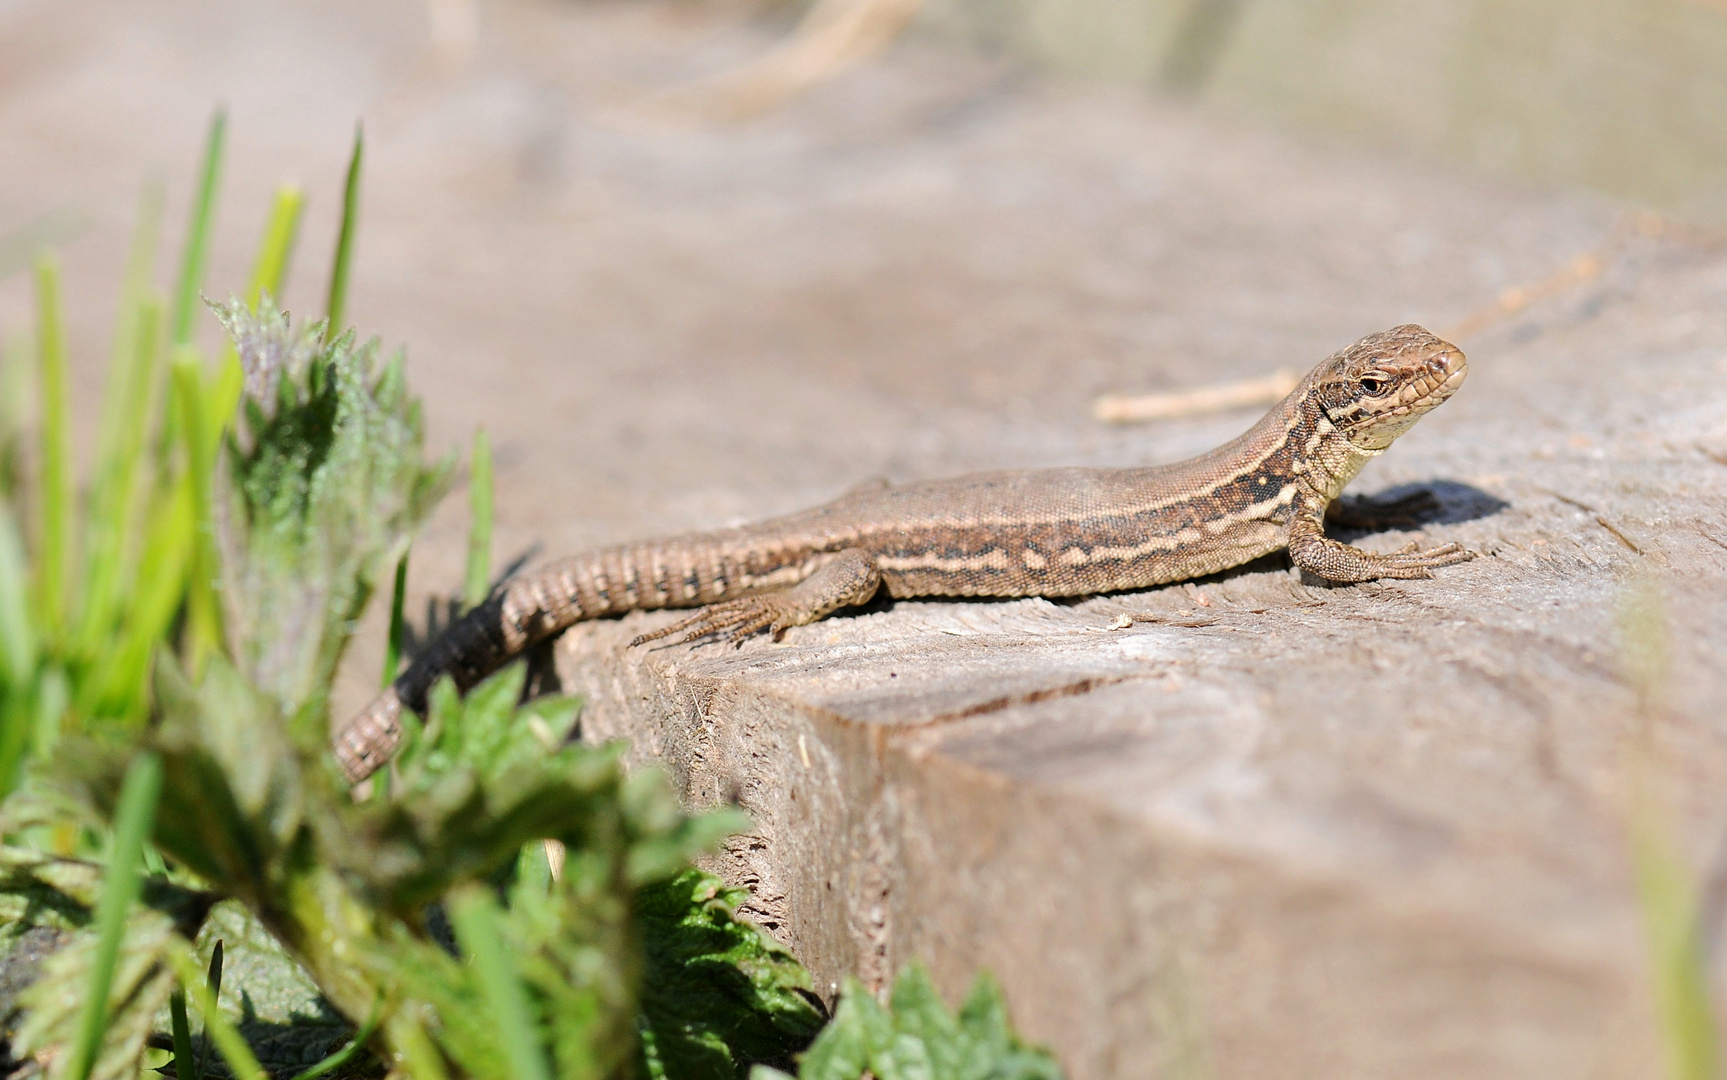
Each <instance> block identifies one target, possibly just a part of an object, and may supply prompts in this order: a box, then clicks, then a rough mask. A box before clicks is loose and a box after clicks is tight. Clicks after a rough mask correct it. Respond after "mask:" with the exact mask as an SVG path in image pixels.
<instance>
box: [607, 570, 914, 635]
mask: <svg viewBox="0 0 1727 1080" xmlns="http://www.w3.org/2000/svg"><path fill="white" fill-rule="evenodd" d="M879 588H881V570H880V569H879V568H878V567H877V566H876V564H875V559H874V558H873V557H872V556H871V555H870V554H869V553H868V552H866V551H860V550H858V549H856V548H848V549H846V550H845V551H842V552H840V553H839V554H837V555H835V556H834V557H833V558H832V559H829V560H828V561H827V562H825V563H823V564H822V565H821V567H820V568H819V569H817V570H816V572H815V573H813V574H811V575H810V576H809V577H807V578H805V579H804V580H802V581H800V582H798V583H797V584H796V585H792V586H790V587H788V588H784V589H774V590H772V591H770V592H759V593H750V594H747V595H745V596H740V597H737V598H736V599H732V600H722V601H720V602H719V603H717V604H709V605H708V606H707V607H704V608H702V609H701V610H700V611H698V612H696V613H695V614H694V615H691V616H690V617H689V618H687V619H680V620H678V621H677V622H675V623H672V624H671V625H670V626H663V627H661V628H660V629H658V630H654V631H652V632H650V633H646V634H642V635H641V636H639V637H637V638H636V639H635V640H634V641H632V642H630V644H631V645H641V644H644V643H646V642H649V641H658V640H659V639H661V638H667V637H671V636H672V635H674V634H680V633H681V634H683V637H682V638H680V639H679V640H680V641H686V642H687V641H696V640H699V639H701V638H705V637H712V636H714V635H717V634H724V635H726V637H727V638H728V639H729V640H731V641H733V642H739V641H742V640H744V639H745V638H747V637H750V636H752V635H755V634H759V633H762V632H763V631H767V632H769V633H772V634H773V635H774V637H776V638H777V637H779V636H780V635H781V634H783V633H785V631H786V629H787V628H788V627H793V626H803V625H805V624H807V623H813V622H815V621H816V620H817V619H820V618H822V617H823V616H824V615H827V614H828V613H829V612H832V611H837V610H838V609H840V608H843V607H854V606H856V605H858V604H862V603H866V602H867V601H868V600H869V598H870V597H872V596H874V595H875V594H876V590H877V589H879Z"/></svg>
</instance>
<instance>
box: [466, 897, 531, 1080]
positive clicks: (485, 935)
mask: <svg viewBox="0 0 1727 1080" xmlns="http://www.w3.org/2000/svg"><path fill="white" fill-rule="evenodd" d="M449 911H450V925H451V926H452V927H454V929H455V931H456V940H457V942H458V943H460V945H461V947H462V953H463V955H465V956H466V957H467V958H468V962H469V963H470V964H472V965H473V969H474V976H475V978H476V979H477V980H478V982H479V984H480V996H481V997H482V998H484V1000H485V1002H486V1007H487V1008H488V1009H489V1010H491V1014H492V1022H493V1023H494V1024H495V1025H497V1031H498V1038H499V1041H500V1042H502V1043H503V1044H504V1055H505V1057H506V1058H507V1059H508V1061H509V1065H510V1069H509V1075H510V1076H512V1077H514V1078H515V1080H551V1072H550V1071H549V1070H548V1069H547V1067H546V1055H545V1050H544V1048H542V1047H541V1046H540V1040H539V1033H538V1031H537V1030H536V1028H537V1025H536V1024H535V1023H534V1017H533V1014H532V1013H531V1012H529V1011H528V997H527V994H526V993H525V992H524V991H523V989H522V983H521V980H520V979H518V978H517V977H516V972H515V970H514V966H513V965H512V964H511V963H510V956H509V954H508V953H507V952H505V951H504V942H503V938H502V937H501V936H500V935H499V933H498V909H497V905H496V904H494V903H493V902H492V898H491V897H490V896H488V895H487V894H486V891H485V890H484V889H483V888H481V887H480V886H477V885H469V886H465V887H463V888H462V889H460V890H458V891H456V892H453V893H451V894H450V908H449Z"/></svg>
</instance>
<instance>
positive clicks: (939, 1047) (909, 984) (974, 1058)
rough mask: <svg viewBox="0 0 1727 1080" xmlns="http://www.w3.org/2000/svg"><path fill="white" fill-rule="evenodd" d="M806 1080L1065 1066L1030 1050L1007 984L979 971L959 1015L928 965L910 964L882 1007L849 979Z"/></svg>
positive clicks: (1029, 1079) (1040, 1074)
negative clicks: (1011, 1013)
mask: <svg viewBox="0 0 1727 1080" xmlns="http://www.w3.org/2000/svg"><path fill="white" fill-rule="evenodd" d="M800 1065H801V1068H800V1070H799V1073H798V1075H799V1077H800V1080H863V1078H864V1077H867V1076H873V1077H874V1078H875V1080H1061V1076H1062V1072H1061V1066H1060V1065H1059V1064H1057V1063H1056V1060H1055V1059H1054V1058H1053V1057H1051V1056H1050V1055H1049V1053H1048V1052H1046V1051H1044V1050H1039V1049H1035V1048H1031V1047H1027V1046H1025V1045H1024V1044H1022V1043H1021V1042H1020V1041H1019V1039H1018V1038H1017V1037H1016V1036H1015V1035H1014V1034H1013V1030H1012V1028H1011V1027H1009V1025H1008V1023H1007V1009H1006V1006H1005V1004H1004V1003H1003V1001H1002V998H1001V991H1000V988H999V987H998V986H997V985H996V983H995V981H994V980H993V979H992V978H990V977H989V976H988V975H987V974H985V975H979V976H978V979H977V981H976V983H975V984H974V985H973V986H972V990H971V993H970V994H969V995H968V996H967V998H966V1002H965V1005H964V1006H963V1007H962V1008H961V1010H960V1014H959V1016H958V1018H957V1019H956V1018H955V1017H954V1016H953V1015H952V1014H950V1013H949V1012H948V1011H947V1007H946V1006H945V1005H944V1004H943V1003H942V1001H941V997H940V995H939V994H937V992H936V989H935V984H934V983H933V982H932V981H931V980H930V977H929V975H928V973H927V972H925V971H924V970H923V968H922V966H921V965H918V964H915V963H914V964H910V965H908V966H907V967H906V969H905V970H904V971H902V972H901V973H900V977H899V979H898V980H897V981H896V982H895V984H894V988H893V994H892V997H891V999H890V1004H889V1007H887V1008H884V1007H882V1006H881V1005H880V1004H879V1003H877V1001H876V1000H875V998H874V997H873V996H871V995H870V994H869V993H868V992H867V991H866V990H865V989H864V988H863V985H862V984H861V983H859V982H858V981H857V980H856V979H847V980H846V984H845V989H844V991H843V993H842V996H841V998H840V1004H839V1008H838V1009H836V1010H835V1011H834V1018H833V1021H832V1022H831V1023H830V1024H828V1026H827V1027H826V1028H824V1029H823V1030H822V1032H821V1034H820V1035H818V1036H817V1037H816V1040H815V1042H814V1043H813V1044H811V1046H810V1049H809V1052H808V1053H807V1054H805V1055H804V1056H803V1060H802V1062H801V1063H800Z"/></svg>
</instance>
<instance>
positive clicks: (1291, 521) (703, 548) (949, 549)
mask: <svg viewBox="0 0 1727 1080" xmlns="http://www.w3.org/2000/svg"><path fill="white" fill-rule="evenodd" d="M1467 370H1468V366H1467V362H1466V361H1465V359H1464V357H1463V353H1462V352H1461V351H1459V350H1458V349H1457V348H1456V346H1453V345H1450V344H1447V343H1446V342H1444V341H1441V340H1439V339H1438V338H1436V337H1434V336H1433V335H1432V334H1430V333H1428V332H1427V331H1426V330H1423V329H1422V328H1421V327H1419V326H1399V327H1395V328H1393V329H1391V330H1387V331H1385V332H1384V333H1380V334H1373V335H1371V336H1369V337H1365V338H1362V339H1361V340H1360V341H1358V342H1356V343H1355V344H1354V345H1351V346H1350V347H1349V348H1347V349H1344V350H1343V351H1342V352H1339V353H1337V354H1335V355H1333V356H1331V357H1329V358H1328V359H1326V360H1325V361H1324V362H1323V363H1321V364H1320V365H1319V366H1318V367H1316V368H1314V369H1313V371H1312V372H1310V373H1309V374H1308V375H1307V377H1306V378H1305V379H1303V380H1302V381H1301V384H1300V385H1299V386H1297V387H1296V388H1295V390H1294V391H1293V392H1292V393H1291V394H1290V395H1289V396H1288V397H1287V398H1285V399H1284V400H1283V401H1282V402H1280V403H1279V404H1278V405H1277V406H1275V407H1274V408H1273V409H1272V410H1271V411H1270V412H1269V413H1267V414H1266V415H1265V417H1264V419H1262V420H1260V421H1259V423H1257V424H1255V425H1254V426H1253V427H1252V428H1251V429H1250V430H1249V431H1247V432H1246V433H1245V434H1244V435H1242V436H1241V437H1239V438H1237V439H1235V440H1233V441H1232V442H1229V443H1227V444H1225V445H1223V446H1221V447H1219V448H1217V449H1216V450H1213V451H1211V452H1210V453H1208V454H1202V455H1201V456H1199V457H1196V458H1192V459H1190V460H1188V461H1183V462H1178V463H1176V464H1173V465H1164V466H1158V467H1154V468H1141V469H1078V468H1069V469H1039V470H1028V471H1020V472H998V473H982V474H978V475H974V476H965V477H960V478H958V479H953V480H941V481H933V482H928V483H922V484H909V485H906V486H903V487H883V488H874V489H869V490H859V491H854V492H852V493H850V494H847V495H845V496H842V497H841V498H839V499H837V500H835V501H834V502H831V503H828V504H827V505H825V506H818V507H816V508H815V509H813V510H806V511H803V512H801V513H797V514H791V515H788V516H786V517H781V518H775V519H773V520H770V521H764V522H762V523H760V524H756V525H746V526H743V527H740V528H735V529H721V530H715V531H713V532H704V533H691V534H688V535H684V536H676V537H671V538H668V539H663V540H649V541H644V542H641V543H635V544H624V545H619V546H616V547H608V548H601V549H598V550H595V551H590V552H587V553H585V554H581V555H576V556H573V557H570V558H567V559H562V560H560V561H558V562H554V563H551V564H549V565H547V566H545V567H543V568H541V569H539V570H537V571H536V572H534V573H531V574H527V575H524V576H522V577H519V578H516V579H514V580H512V581H510V582H509V583H508V584H506V585H505V586H504V588H503V589H502V590H501V591H500V592H499V593H498V594H497V595H496V596H494V597H493V598H491V599H490V600H487V601H486V602H485V603H483V604H481V605H480V606H479V607H477V608H475V609H474V610H473V611H471V612H469V613H468V614H467V615H465V616H463V617H462V618H461V619H459V620H458V621H457V622H456V623H455V624H454V625H452V626H451V627H450V628H449V629H448V630H447V631H445V632H444V634H443V635H442V636H441V637H439V638H438V639H437V640H436V641H434V642H432V644H431V646H430V647H429V648H427V649H426V650H425V651H424V652H422V653H421V654H420V655H419V656H418V657H416V658H415V660H414V662H413V663H412V664H411V665H410V666H409V667H408V669H407V670H406V671H405V672H403V673H402V675H401V677H399V678H398V679H396V681H395V683H394V684H393V685H392V686H391V688H390V689H389V690H387V691H385V693H384V694H383V695H382V696H381V697H379V698H378V699H377V700H376V701H374V702H373V703H372V704H371V705H370V706H368V707H367V708H366V709H365V710H364V711H363V712H361V713H360V714H359V715H358V716H357V717H355V718H354V719H353V720H352V721H350V722H349V723H348V724H347V726H345V727H344V728H343V729H342V730H341V731H340V732H338V733H337V735H336V738H335V750H336V756H337V758H338V759H339V760H340V761H341V764H342V768H343V770H344V771H345V772H346V773H347V775H348V777H349V778H350V779H352V780H355V781H358V780H360V779H362V778H364V777H365V776H368V775H370V774H371V773H372V771H373V770H375V769H377V768H378V767H379V766H380V765H382V764H383V763H384V762H385V761H387V760H388V759H389V756H390V754H391V753H393V752H394V750H395V747H396V744H397V743H398V742H399V741H400V738H401V720H400V718H401V710H402V709H403V708H410V709H413V710H415V711H419V710H421V709H423V708H424V707H425V698H426V693H427V691H428V690H430V688H431V686H432V683H433V682H435V681H436V680H437V679H438V678H439V677H441V676H443V675H445V674H449V675H450V676H452V677H453V678H454V679H455V682H456V685H457V686H458V687H460V688H462V689H466V688H468V687H470V686H472V685H474V684H475V683H477V682H479V681H480V680H481V679H483V678H484V677H485V676H486V675H488V674H490V673H491V672H492V671H495V670H496V669H497V668H499V667H500V666H502V665H503V664H504V663H506V662H508V661H509V660H510V659H512V658H514V657H516V656H518V655H520V653H521V652H522V651H523V650H524V649H526V648H528V647H529V646H530V645H532V644H534V643H535V642H537V641H540V640H542V639H544V638H546V637H548V636H550V635H552V634H555V633H557V632H559V631H560V630H563V629H564V628H565V627H568V626H570V625H571V624H573V623H575V622H578V621H580V620H583V619H596V618H600V617H603V616H607V615H619V614H622V613H624V612H627V611H635V610H644V609H653V608H687V607H697V608H700V610H699V611H697V612H695V613H694V614H692V615H690V616H689V617H688V618H685V619H682V620H680V621H678V622H674V623H672V624H671V625H669V626H665V627H662V628H661V629H658V630H655V631H653V632H652V633H649V634H644V635H642V636H641V637H639V638H637V639H636V641H635V644H638V645H639V644H641V643H643V642H647V641H654V640H657V639H660V638H665V637H670V636H673V635H681V636H682V639H683V640H685V641H693V640H696V639H699V638H703V637H709V636H713V635H723V636H725V637H727V638H729V639H731V640H733V641H741V640H743V639H744V638H747V637H749V636H751V635H753V634H758V633H763V632H770V633H773V634H776V635H778V634H780V633H782V632H783V631H784V630H785V629H786V628H787V627H791V626H799V625H803V624H805V623H811V622H814V621H816V620H817V619H820V618H822V617H824V616H826V615H828V614H829V613H831V612H833V611H836V610H838V609H840V608H843V607H851V606H855V605H858V604H863V603H866V602H867V601H868V600H869V599H870V598H871V597H872V596H874V595H875V594H876V592H877V591H878V590H880V589H884V588H885V589H886V590H887V591H888V594H889V595H890V596H894V597H905V596H1077V595H1084V594H1088V593H1102V592H1114V591H1117V590H1122V589H1143V588H1147V587H1149V586H1152V585H1160V584H1164V583H1166V582H1171V581H1180V580H1184V579H1187V578H1194V577H1201V576H1204V575H1206V574H1213V573H1216V572H1218V571H1220V570H1226V569H1228V568H1229V567H1232V566H1239V565H1241V564H1242V563H1245V562H1250V561H1252V560H1253V559H1257V558H1259V557H1260V556H1262V555H1266V554H1269V553H1271V552H1273V551H1277V550H1278V549H1280V548H1287V549H1288V550H1289V557H1290V559H1291V561H1293V562H1294V563H1295V565H1297V566H1299V567H1300V568H1302V569H1303V570H1306V571H1309V572H1311V573H1313V574H1315V575H1317V576H1319V577H1322V578H1326V579H1328V580H1331V581H1344V582H1348V581H1367V580H1371V579H1374V578H1424V577H1429V576H1431V572H1432V571H1433V569H1434V568H1436V567H1440V566H1449V565H1451V564H1453V563H1458V562H1462V561H1464V560H1466V559H1470V558H1473V557H1474V556H1473V554H1472V553H1471V552H1468V551H1465V550H1463V549H1462V548H1461V547H1459V546H1458V545H1456V544H1446V545H1445V546H1443V547H1439V548H1434V549H1431V550H1428V551H1415V550H1413V547H1411V548H1406V549H1404V550H1402V551H1399V552H1395V553H1393V554H1390V555H1380V554H1375V553H1373V552H1369V551H1363V550H1361V549H1359V548H1354V547H1350V546H1349V545H1347V544H1343V543H1339V542H1338V541H1336V540H1333V539H1330V538H1328V537H1327V536H1326V535H1325V513H1326V508H1327V506H1328V505H1330V504H1331V503H1332V501H1333V500H1335V499H1336V498H1337V497H1338V495H1339V494H1341V493H1342V491H1343V488H1344V486H1345V485H1347V484H1348V483H1349V482H1350V481H1351V480H1353V479H1355V476H1356V474H1358V473H1359V472H1360V471H1361V468H1362V466H1363V465H1365V464H1366V463H1367V462H1368V461H1369V460H1370V459H1371V458H1374V457H1376V456H1378V455H1379V454H1381V453H1383V452H1384V451H1385V449H1386V447H1388V446H1390V445H1391V443H1392V442H1393V440H1395V439H1396V438H1397V437H1398V436H1399V435H1401V434H1403V433H1404V432H1405V431H1407V430H1409V428H1410V427H1411V426H1413V425H1414V424H1415V422H1416V421H1417V420H1419V419H1420V418H1421V416H1422V415H1423V414H1425V413H1426V412H1428V411H1429V410H1431V409H1433V408H1435V407H1436V406H1438V405H1439V404H1441V403H1442V402H1444V401H1445V400H1446V399H1447V398H1448V397H1450V396H1451V395H1452V393H1454V392H1455V391H1456V389H1457V387H1458V386H1459V385H1461V384H1462V382H1463V379H1464V375H1465V373H1466V371H1467Z"/></svg>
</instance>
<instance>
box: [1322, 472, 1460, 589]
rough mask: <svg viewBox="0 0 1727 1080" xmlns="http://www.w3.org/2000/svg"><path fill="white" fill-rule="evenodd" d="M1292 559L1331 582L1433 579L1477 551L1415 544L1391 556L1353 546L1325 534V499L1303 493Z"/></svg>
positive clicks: (1448, 546)
mask: <svg viewBox="0 0 1727 1080" xmlns="http://www.w3.org/2000/svg"><path fill="white" fill-rule="evenodd" d="M1289 558H1290V561H1291V562H1293V563H1295V565H1296V566H1299V567H1300V568H1301V569H1303V570H1306V571H1307V572H1308V573H1310V574H1315V575H1317V576H1319V577H1322V578H1324V579H1326V580H1327V581H1372V580H1373V579H1375V578H1426V577H1432V576H1433V568H1434V567H1436V566H1450V565H1452V564H1453V563H1460V562H1467V561H1469V560H1470V559H1473V558H1475V552H1473V551H1466V550H1464V548H1463V546H1462V545H1461V544H1445V545H1443V546H1441V547H1436V548H1430V549H1428V550H1427V551H1417V550H1415V544H1414V543H1413V542H1411V543H1409V544H1408V545H1407V546H1405V547H1404V548H1403V549H1402V550H1400V551H1394V552H1392V553H1391V554H1390V555H1379V554H1376V553H1375V552H1371V551H1363V550H1361V549H1360V548H1358V547H1350V546H1349V545H1348V544H1345V543H1341V542H1340V541H1337V540H1332V539H1329V538H1328V537H1327V536H1326V535H1325V500H1324V499H1321V498H1319V497H1318V496H1316V495H1312V494H1310V493H1307V492H1303V493H1302V494H1301V495H1299V496H1298V497H1297V499H1296V504H1295V516H1294V517H1293V518H1292V519H1291V520H1290V522H1289Z"/></svg>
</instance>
